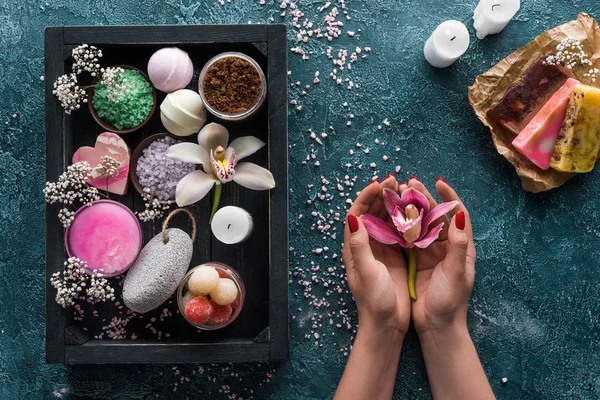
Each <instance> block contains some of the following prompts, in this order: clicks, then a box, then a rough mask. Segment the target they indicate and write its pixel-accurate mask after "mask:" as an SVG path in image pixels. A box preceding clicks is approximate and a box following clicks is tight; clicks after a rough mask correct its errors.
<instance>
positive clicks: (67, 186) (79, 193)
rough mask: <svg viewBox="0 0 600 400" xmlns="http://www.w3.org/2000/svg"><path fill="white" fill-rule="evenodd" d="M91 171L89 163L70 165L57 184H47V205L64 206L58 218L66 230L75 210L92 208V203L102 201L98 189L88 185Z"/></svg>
mask: <svg viewBox="0 0 600 400" xmlns="http://www.w3.org/2000/svg"><path fill="white" fill-rule="evenodd" d="M91 171H92V168H91V167H90V165H89V164H88V163H87V162H78V163H75V164H72V165H70V166H69V167H68V168H67V171H66V172H64V173H63V174H62V175H61V176H59V178H58V181H57V182H46V187H45V188H44V197H45V199H46V203H49V204H56V203H60V204H62V205H63V208H62V209H61V210H60V211H59V212H58V218H59V220H60V222H61V223H62V224H63V226H64V227H65V228H66V227H68V226H69V225H71V222H72V221H73V216H74V215H75V213H74V210H75V209H77V208H78V207H79V205H87V206H91V205H92V202H94V201H96V200H100V192H99V191H98V188H95V187H94V186H91V185H89V184H88V176H89V175H90V173H91Z"/></svg>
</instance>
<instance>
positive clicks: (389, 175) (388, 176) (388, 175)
mask: <svg viewBox="0 0 600 400" xmlns="http://www.w3.org/2000/svg"><path fill="white" fill-rule="evenodd" d="M392 176H394V174H387V176H386V177H385V178H383V180H384V181H385V180H386V179H387V178H390V177H392Z"/></svg>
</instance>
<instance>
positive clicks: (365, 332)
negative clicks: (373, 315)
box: [356, 320, 405, 349]
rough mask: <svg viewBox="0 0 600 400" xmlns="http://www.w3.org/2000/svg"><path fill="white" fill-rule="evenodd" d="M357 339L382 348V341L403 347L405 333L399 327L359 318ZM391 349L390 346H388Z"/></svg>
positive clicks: (392, 345)
mask: <svg viewBox="0 0 600 400" xmlns="http://www.w3.org/2000/svg"><path fill="white" fill-rule="evenodd" d="M359 321H360V322H359V324H358V331H357V333H356V340H357V341H359V340H361V341H364V342H365V343H368V344H369V345H373V346H375V347H376V348H381V347H382V346H381V343H386V346H387V345H389V346H391V348H394V349H395V348H398V349H400V348H402V343H403V341H404V336H405V333H404V332H402V331H401V330H399V329H398V328H396V327H394V326H390V325H386V324H378V323H374V322H371V321H363V320H359ZM388 349H389V348H388Z"/></svg>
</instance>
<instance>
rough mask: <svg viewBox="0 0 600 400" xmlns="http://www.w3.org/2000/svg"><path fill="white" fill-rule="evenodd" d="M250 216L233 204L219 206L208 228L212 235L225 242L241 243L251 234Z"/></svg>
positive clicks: (252, 224)
mask: <svg viewBox="0 0 600 400" xmlns="http://www.w3.org/2000/svg"><path fill="white" fill-rule="evenodd" d="M253 227H254V223H253V222H252V216H251V215H250V214H249V213H248V212H247V211H246V210H244V209H242V208H239V207H234V206H227V207H223V208H221V209H220V210H219V211H217V212H216V213H215V216H214V217H213V220H212V223H211V225H210V228H211V229H212V233H213V235H215V237H216V238H217V239H218V240H219V241H221V242H223V243H225V244H235V243H241V242H243V241H244V240H246V239H248V237H250V235H251V234H252V229H253Z"/></svg>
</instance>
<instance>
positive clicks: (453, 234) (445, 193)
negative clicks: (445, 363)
mask: <svg viewBox="0 0 600 400" xmlns="http://www.w3.org/2000/svg"><path fill="white" fill-rule="evenodd" d="M409 187H412V188H414V189H416V190H418V191H420V192H421V193H423V194H424V195H425V196H426V197H427V199H428V200H429V205H430V208H431V209H432V208H434V207H435V206H436V205H437V202H436V201H435V200H434V199H433V197H432V196H431V194H430V193H429V191H428V190H427V189H426V188H425V186H424V185H423V184H422V183H421V182H419V181H418V180H417V179H411V180H410V181H409V182H408V185H407V184H402V185H401V186H400V193H402V192H403V191H404V190H406V189H408V188H409ZM436 190H437V192H438V194H439V195H440V198H441V199H442V201H444V202H450V201H454V200H457V201H458V202H459V204H458V205H457V206H456V207H455V208H454V209H453V210H452V211H451V212H450V214H451V215H452V217H453V218H452V222H450V221H449V220H448V217H447V216H446V215H444V216H442V217H440V218H439V219H438V220H437V221H434V222H433V223H432V224H431V226H436V225H438V224H439V223H441V222H444V228H443V229H442V231H441V232H440V235H439V238H438V240H437V241H435V242H433V243H432V244H431V245H429V246H428V247H427V248H425V249H419V251H418V259H417V275H416V282H415V289H416V292H417V300H416V301H414V302H413V303H412V318H413V323H414V325H415V329H416V330H417V332H418V333H419V335H421V334H423V333H425V332H427V331H431V330H443V329H446V328H450V327H453V326H460V327H464V328H465V329H466V319H467V303H468V301H469V296H470V295H471V290H472V289H473V282H474V279H475V246H474V244H473V231H472V227H471V221H470V219H469V213H468V211H467V209H466V208H465V206H464V204H463V203H462V201H461V200H460V198H459V197H458V195H457V194H456V192H454V190H453V189H452V188H451V187H450V186H449V185H448V184H447V183H446V182H445V181H444V180H441V179H440V180H438V181H437V182H436ZM461 228H462V229H461Z"/></svg>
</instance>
